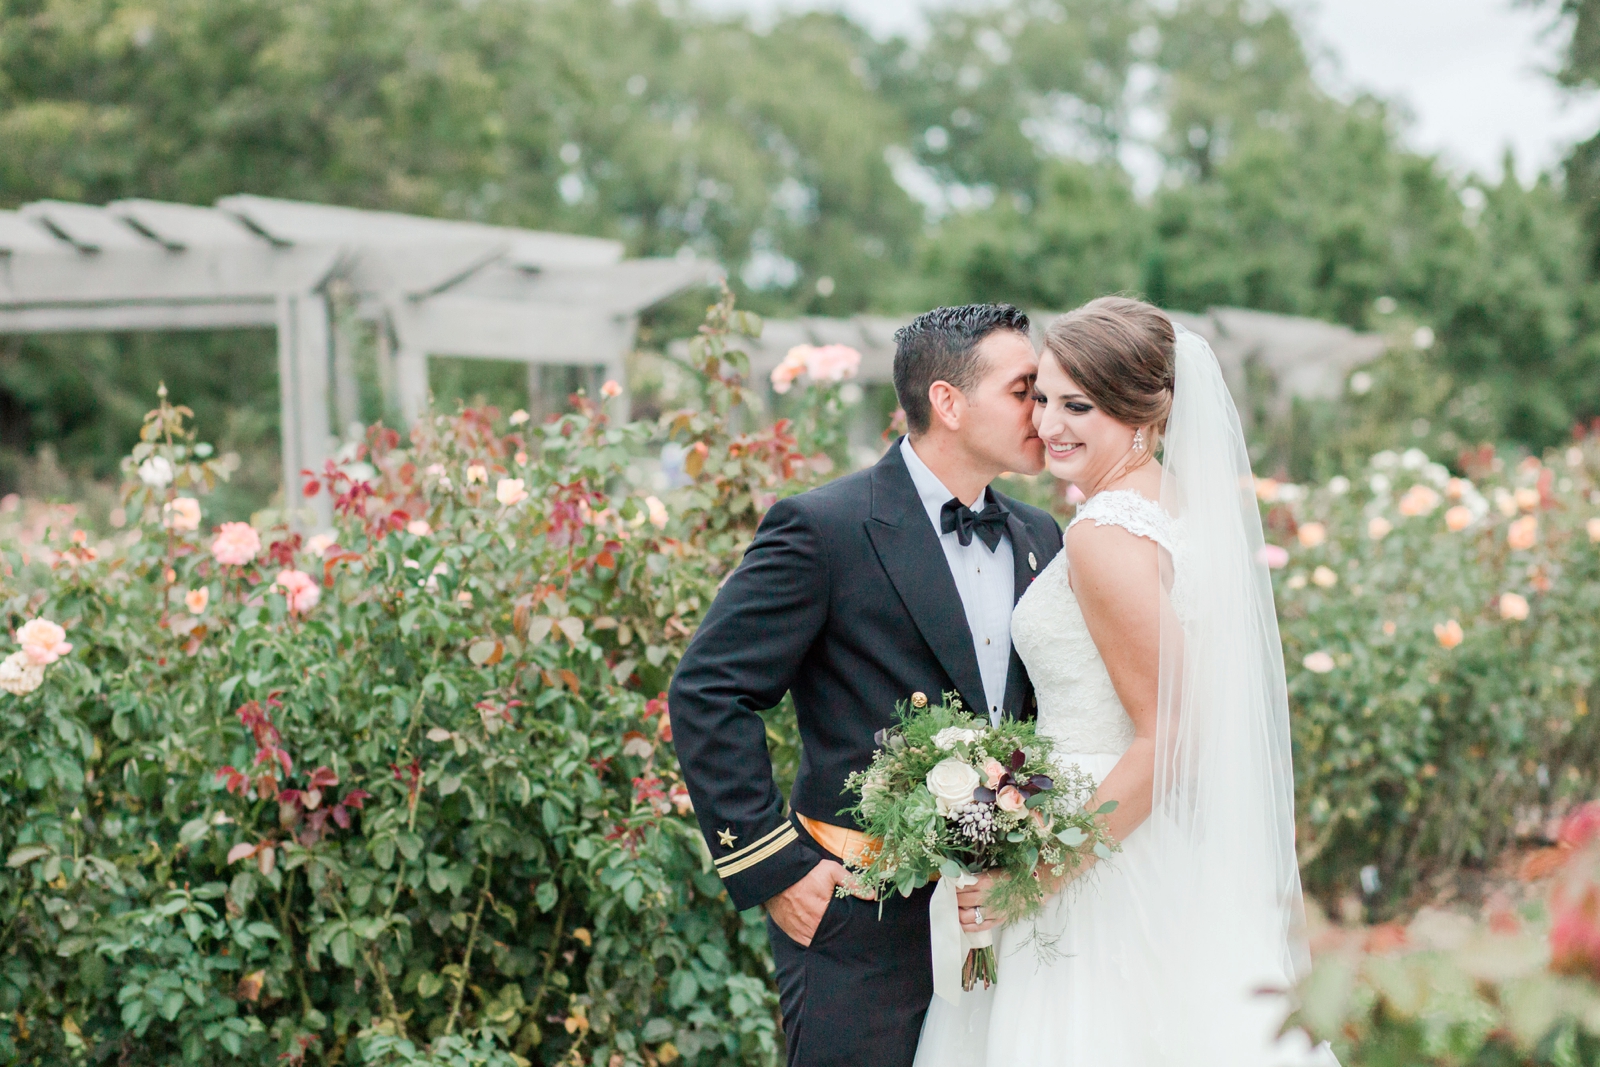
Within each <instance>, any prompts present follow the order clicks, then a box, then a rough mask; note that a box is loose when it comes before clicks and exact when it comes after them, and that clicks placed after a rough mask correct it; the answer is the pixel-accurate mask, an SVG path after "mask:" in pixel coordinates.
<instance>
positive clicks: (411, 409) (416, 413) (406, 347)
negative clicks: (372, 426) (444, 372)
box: [394, 339, 428, 426]
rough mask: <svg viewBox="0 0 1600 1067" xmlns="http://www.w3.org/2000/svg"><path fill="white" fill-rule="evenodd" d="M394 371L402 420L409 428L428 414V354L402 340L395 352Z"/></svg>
mask: <svg viewBox="0 0 1600 1067" xmlns="http://www.w3.org/2000/svg"><path fill="white" fill-rule="evenodd" d="M394 370H395V378H396V379H397V382H396V384H397V385H398V386H399V391H400V419H401V421H402V422H404V423H405V424H406V425H407V426H412V425H415V423H416V421H417V420H418V419H420V418H422V417H423V416H424V415H426V414H427V413H428V353H427V351H426V350H424V349H423V348H421V347H419V346H418V345H415V344H410V343H407V342H406V341H405V340H403V339H402V340H401V342H400V347H399V349H398V350H397V351H396V352H395V358H394Z"/></svg>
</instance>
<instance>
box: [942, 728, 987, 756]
mask: <svg viewBox="0 0 1600 1067" xmlns="http://www.w3.org/2000/svg"><path fill="white" fill-rule="evenodd" d="M981 732H982V731H980V730H969V729H966V728H965V727H961V726H946V727H945V728H944V729H943V730H940V731H939V732H938V733H936V734H934V735H933V743H934V745H935V746H937V747H938V749H939V751H940V752H949V751H950V750H951V749H952V748H955V747H956V746H957V745H970V744H972V742H974V741H976V740H977V739H978V735H979V734H980V733H981Z"/></svg>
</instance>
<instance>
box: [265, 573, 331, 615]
mask: <svg viewBox="0 0 1600 1067" xmlns="http://www.w3.org/2000/svg"><path fill="white" fill-rule="evenodd" d="M272 584H273V585H275V586H277V587H278V588H279V589H282V590H283V596H284V599H285V600H287V601H288V602H289V610H290V611H292V612H293V613H294V614H296V615H304V614H305V613H306V612H308V611H310V610H311V609H312V608H314V607H316V606H317V601H319V600H321V599H322V590H321V589H319V588H318V587H317V582H316V579H314V578H312V577H311V575H309V574H307V573H306V572H305V571H292V570H282V571H279V572H278V577H277V578H275V579H273V582H272Z"/></svg>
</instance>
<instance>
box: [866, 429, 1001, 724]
mask: <svg viewBox="0 0 1600 1067" xmlns="http://www.w3.org/2000/svg"><path fill="white" fill-rule="evenodd" d="M1013 521H1014V520H1013ZM866 528H867V537H868V538H869V539H870V540H871V541H872V547H873V549H874V550H875V551H876V552H877V554H878V561H879V562H880V563H882V564H883V569H884V572H885V573H886V574H888V576H889V581H890V582H891V583H892V584H893V585H894V588H895V592H897V593H899V594H900V600H901V602H902V603H904V604H905V607H906V611H907V612H909V613H910V615H911V619H912V621H913V622H914V623H915V624H916V627H917V630H918V631H919V632H920V633H921V634H922V639H923V640H924V641H926V642H927V643H928V647H929V648H930V649H932V650H933V654H934V656H935V657H937V658H938V660H939V663H940V665H941V666H943V667H944V669H945V673H946V674H948V675H949V676H950V679H951V681H953V682H954V683H955V686H956V690H957V692H959V693H960V694H961V699H962V702H963V703H964V704H966V706H967V708H968V709H969V710H970V709H978V710H981V709H982V708H983V706H984V701H983V678H982V675H980V674H979V673H978V656H977V653H976V652H975V651H974V650H973V646H972V630H971V629H970V628H969V627H968V626H967V612H966V609H965V608H964V607H963V606H962V604H961V594H960V593H958V592H957V591H956V582H955V579H954V578H952V577H951V576H950V567H949V564H948V563H947V562H946V561H945V558H944V549H943V548H942V547H941V546H940V544H939V538H938V535H937V534H935V533H934V530H933V524H932V523H930V522H929V521H928V513H927V510H926V509H925V508H923V506H922V499H921V498H920V497H919V496H917V490H916V486H915V485H913V484H912V481H911V473H910V472H909V471H907V470H906V464H905V460H903V459H901V458H900V444H899V443H898V442H897V443H896V444H895V445H894V447H892V448H891V449H889V451H888V452H887V453H886V454H885V455H884V457H883V459H881V460H879V461H878V465H877V466H876V467H874V468H873V470H872V517H871V518H870V519H868V520H867V523H866ZM1024 566H1026V561H1024ZM1008 690H1009V687H1008ZM907 695H909V694H907ZM933 695H934V694H931V693H930V694H929V696H933ZM974 696H976V697H977V698H978V699H977V701H976V702H974V701H973V699H972V698H973V697H974Z"/></svg>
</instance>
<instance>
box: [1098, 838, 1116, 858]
mask: <svg viewBox="0 0 1600 1067" xmlns="http://www.w3.org/2000/svg"><path fill="white" fill-rule="evenodd" d="M1094 854H1095V855H1096V856H1099V857H1100V858H1101V859H1103V860H1110V859H1111V858H1112V855H1113V853H1112V851H1111V850H1110V849H1109V848H1107V847H1106V844H1105V842H1104V841H1096V842H1095V843H1094Z"/></svg>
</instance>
